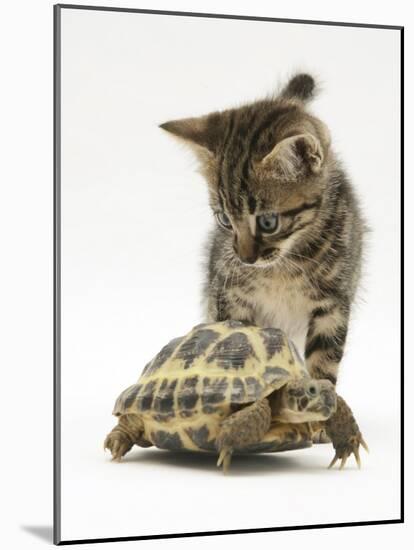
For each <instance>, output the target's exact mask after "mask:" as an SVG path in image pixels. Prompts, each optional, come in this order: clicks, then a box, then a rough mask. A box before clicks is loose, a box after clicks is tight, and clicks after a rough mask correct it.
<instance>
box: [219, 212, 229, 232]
mask: <svg viewBox="0 0 414 550" xmlns="http://www.w3.org/2000/svg"><path fill="white" fill-rule="evenodd" d="M216 218H217V221H218V222H219V224H220V225H222V226H223V227H224V228H225V229H232V225H231V221H230V218H229V217H228V216H227V214H225V213H224V212H217V213H216Z"/></svg>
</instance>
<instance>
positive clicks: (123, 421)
mask: <svg viewBox="0 0 414 550" xmlns="http://www.w3.org/2000/svg"><path fill="white" fill-rule="evenodd" d="M143 433H144V425H143V423H142V420H141V419H140V417H139V416H138V415H136V414H124V415H122V416H120V417H119V420H118V424H117V425H116V426H115V428H113V430H112V431H111V432H110V433H109V434H108V435H107V436H106V438H105V442H104V449H109V450H110V451H111V454H112V460H114V461H116V462H120V460H121V458H122V457H123V456H124V455H125V454H126V453H127V452H128V451H129V450H131V448H132V447H133V445H140V446H141V447H150V446H151V445H152V443H150V442H149V441H147V440H146V439H144V438H143Z"/></svg>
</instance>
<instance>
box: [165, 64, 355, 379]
mask: <svg viewBox="0 0 414 550" xmlns="http://www.w3.org/2000/svg"><path fill="white" fill-rule="evenodd" d="M314 90H315V85H314V80H313V78H312V77H311V76H309V75H304V74H300V75H296V76H295V77H294V78H293V79H291V80H290V81H289V82H288V84H287V85H286V87H285V88H284V89H283V90H282V92H281V93H280V94H279V95H278V96H275V97H273V98H269V99H266V100H263V101H257V102H255V103H251V104H248V105H245V106H242V107H239V108H237V109H229V110H226V111H223V112H215V113H211V114H209V115H205V116H202V117H198V118H189V119H183V120H175V121H170V122H167V123H165V124H163V125H161V127H162V128H163V129H165V130H167V131H169V132H171V133H172V134H174V135H175V136H177V137H178V138H180V139H183V140H185V141H186V142H187V143H188V144H189V145H190V146H192V147H193V149H194V150H195V152H196V154H197V156H198V157H199V160H200V166H201V171H202V173H203V174H204V176H205V178H206V180H207V183H208V188H209V196H210V204H211V207H212V210H213V212H214V213H216V214H220V215H221V216H222V215H223V213H224V214H225V215H226V216H227V220H228V222H229V224H231V226H230V227H222V226H220V225H217V227H216V228H215V229H214V230H213V232H212V233H211V235H210V238H209V242H208V262H207V277H206V284H205V289H204V294H205V298H206V302H207V310H208V314H207V316H208V319H209V320H210V321H221V320H225V319H239V320H248V321H251V322H253V323H255V324H258V325H260V326H269V327H272V326H274V327H279V328H281V329H282V330H284V331H285V332H286V333H287V335H288V336H289V337H290V338H291V339H292V340H293V341H295V343H296V344H297V345H298V347H299V349H301V351H302V353H303V354H304V356H305V359H306V364H307V366H308V368H309V369H310V372H311V374H312V375H313V376H315V377H317V378H328V379H329V380H331V381H332V382H333V383H336V380H337V372H338V365H339V362H340V360H341V358H342V355H343V350H344V346H345V341H346V334H347V327H348V321H349V315H350V309H351V305H352V302H353V300H354V296H355V292H356V288H357V284H358V280H359V276H360V271H361V254H362V243H363V234H364V230H365V224H364V221H363V219H362V216H361V214H360V209H359V207H358V203H357V200H356V197H355V195H354V192H353V190H352V187H351V184H350V182H349V180H348V178H347V176H346V174H345V172H344V170H343V168H342V167H341V165H340V163H339V162H338V160H337V159H336V158H335V155H334V153H333V151H332V149H331V146H330V135H329V131H328V129H327V127H326V126H325V124H324V123H323V122H322V121H320V120H319V119H318V118H316V117H315V116H313V115H312V114H310V113H309V111H308V110H307V109H306V105H305V104H306V103H307V101H308V100H310V99H312V97H313V95H314ZM271 213H275V214H277V222H278V225H277V230H276V232H275V233H274V234H267V233H265V232H264V231H262V229H261V228H260V226H259V225H258V223H259V221H258V220H259V216H261V215H263V214H271Z"/></svg>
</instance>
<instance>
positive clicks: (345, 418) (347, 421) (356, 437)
mask: <svg viewBox="0 0 414 550" xmlns="http://www.w3.org/2000/svg"><path fill="white" fill-rule="evenodd" d="M325 429H326V433H327V435H328V437H329V438H330V439H331V440H332V444H333V446H334V449H335V456H334V458H333V460H332V462H331V463H330V464H329V468H332V466H333V465H334V464H335V463H336V462H337V461H338V460H339V459H341V465H340V469H341V470H342V468H343V467H344V466H345V463H346V461H347V460H348V458H349V456H350V455H351V454H353V455H354V456H355V460H356V462H357V464H358V467H359V468H360V467H361V460H360V457H359V446H360V445H362V447H364V449H365V450H366V451H368V446H367V444H366V443H365V441H364V438H363V437H362V434H361V432H360V430H359V427H358V424H357V422H356V420H355V418H354V415H353V413H352V411H351V409H350V408H349V406H348V405H347V404H346V403H345V401H344V400H343V399H342V397H340V396H339V395H338V397H337V408H336V412H335V413H334V414H333V415H332V416H331V417H330V418H329V419H328V420H327V421H326V422H325Z"/></svg>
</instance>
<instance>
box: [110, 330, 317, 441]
mask: <svg viewBox="0 0 414 550" xmlns="http://www.w3.org/2000/svg"><path fill="white" fill-rule="evenodd" d="M303 376H307V372H306V370H305V367H304V366H303V363H302V361H301V358H300V357H299V355H298V353H297V351H296V349H295V348H294V345H293V344H292V342H290V341H289V340H288V339H287V337H286V336H285V335H284V333H283V332H282V331H281V330H279V329H275V328H259V327H257V326H254V325H251V324H248V323H244V322H241V321H223V322H218V323H208V324H207V323H205V324H201V325H197V326H196V327H194V328H193V329H192V330H191V331H190V332H189V333H188V334H187V335H186V336H183V337H179V338H175V339H174V340H171V342H169V343H168V344H167V345H166V346H164V347H163V348H162V349H161V351H160V352H159V353H158V354H157V355H156V356H155V357H154V359H153V360H152V361H150V362H149V363H148V365H147V366H146V367H145V368H144V370H143V372H142V375H141V377H140V378H139V380H138V382H137V383H136V384H134V385H133V386H130V387H129V388H127V389H126V390H125V391H124V392H122V393H121V395H120V396H119V397H118V399H117V401H116V403H115V407H114V411H113V414H115V415H116V416H120V415H123V414H137V415H139V417H140V418H141V419H142V421H143V423H144V438H145V439H147V440H148V441H150V442H151V443H152V444H153V445H155V446H156V447H159V448H161V449H169V450H192V451H215V450H216V447H215V439H216V436H217V433H218V430H219V428H220V424H221V422H222V421H223V419H224V418H226V417H228V416H229V415H230V414H231V413H232V412H234V411H236V410H238V409H239V408H241V406H243V405H246V404H249V403H253V402H255V401H257V400H259V399H262V398H263V397H266V396H267V395H269V394H270V393H272V392H273V391H275V390H277V389H279V388H281V387H282V386H283V385H284V384H285V383H286V382H288V381H289V380H291V379H293V378H297V377H300V378H301V377H303ZM308 445H310V442H309V437H308V432H307V431H306V430H305V429H304V427H303V426H302V425H286V424H285V425H283V424H279V425H275V426H272V428H271V430H270V432H269V433H268V434H267V435H266V436H265V438H264V440H263V441H262V442H261V443H259V444H257V445H254V446H251V447H250V448H248V449H247V448H246V449H240V451H243V452H265V451H266V452H269V451H280V450H288V449H292V448H300V447H304V446H308Z"/></svg>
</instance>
